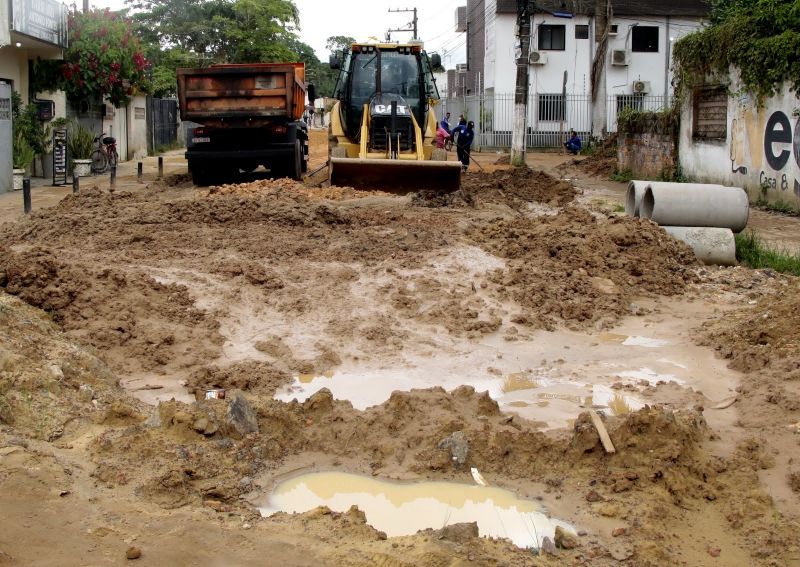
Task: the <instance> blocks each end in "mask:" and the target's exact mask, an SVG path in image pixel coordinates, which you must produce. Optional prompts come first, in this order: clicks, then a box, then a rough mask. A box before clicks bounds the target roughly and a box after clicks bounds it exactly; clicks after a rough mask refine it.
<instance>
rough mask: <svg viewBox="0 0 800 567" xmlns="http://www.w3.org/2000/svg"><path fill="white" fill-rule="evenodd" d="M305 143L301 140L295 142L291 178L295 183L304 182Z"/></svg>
mask: <svg viewBox="0 0 800 567" xmlns="http://www.w3.org/2000/svg"><path fill="white" fill-rule="evenodd" d="M304 161H305V160H304V159H303V142H302V141H301V140H295V141H294V164H293V167H292V173H291V177H292V179H294V180H295V181H302V180H303V162H304Z"/></svg>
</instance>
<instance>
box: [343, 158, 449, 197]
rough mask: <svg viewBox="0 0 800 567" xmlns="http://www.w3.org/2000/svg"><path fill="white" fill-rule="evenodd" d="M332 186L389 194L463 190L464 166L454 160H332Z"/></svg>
mask: <svg viewBox="0 0 800 567" xmlns="http://www.w3.org/2000/svg"><path fill="white" fill-rule="evenodd" d="M330 181H331V185H338V186H340V187H354V188H356V189H374V190H378V191H386V192H388V193H412V192H414V191H438V192H441V193H452V192H453V191H457V190H458V189H459V187H461V164H460V163H459V162H455V161H451V162H447V161H421V160H401V159H355V158H331V161H330Z"/></svg>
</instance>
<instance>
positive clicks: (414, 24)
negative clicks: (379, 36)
mask: <svg viewBox="0 0 800 567" xmlns="http://www.w3.org/2000/svg"><path fill="white" fill-rule="evenodd" d="M411 12H413V14H414V19H413V20H411V21H410V22H409V23H408V24H407V25H409V26H411V27H410V28H402V29H395V30H389V31H388V32H387V34H389V33H391V32H412V33H413V34H414V39H415V40H416V39H419V36H418V34H417V9H416V8H413V9H410V8H396V9H392V8H389V13H390V14H399V13H411Z"/></svg>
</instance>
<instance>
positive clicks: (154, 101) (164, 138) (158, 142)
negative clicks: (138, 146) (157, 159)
mask: <svg viewBox="0 0 800 567" xmlns="http://www.w3.org/2000/svg"><path fill="white" fill-rule="evenodd" d="M149 101H150V112H149V113H148V114H149V116H151V117H152V130H151V136H150V140H149V142H150V143H149V144H148V145H150V147H149V148H148V151H150V152H154V151H155V150H156V148H163V147H165V146H171V145H173V144H175V143H176V142H177V141H178V101H177V100H176V99H173V98H151V99H149Z"/></svg>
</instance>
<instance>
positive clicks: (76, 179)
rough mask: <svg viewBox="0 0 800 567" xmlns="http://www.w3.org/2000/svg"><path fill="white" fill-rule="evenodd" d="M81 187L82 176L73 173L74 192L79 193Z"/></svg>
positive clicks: (74, 193)
mask: <svg viewBox="0 0 800 567" xmlns="http://www.w3.org/2000/svg"><path fill="white" fill-rule="evenodd" d="M80 189H81V178H80V177H79V176H78V175H76V174H75V173H73V174H72V194H73V195H77V194H78V191H80Z"/></svg>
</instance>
